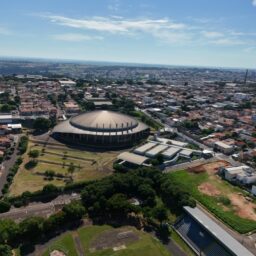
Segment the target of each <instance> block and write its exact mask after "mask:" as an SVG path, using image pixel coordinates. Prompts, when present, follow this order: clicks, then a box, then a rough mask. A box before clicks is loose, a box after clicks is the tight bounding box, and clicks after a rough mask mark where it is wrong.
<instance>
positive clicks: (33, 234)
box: [20, 217, 44, 242]
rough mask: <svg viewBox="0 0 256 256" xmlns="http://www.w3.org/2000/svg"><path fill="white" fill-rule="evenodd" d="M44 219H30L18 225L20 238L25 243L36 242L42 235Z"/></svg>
mask: <svg viewBox="0 0 256 256" xmlns="http://www.w3.org/2000/svg"><path fill="white" fill-rule="evenodd" d="M43 223H44V219H43V218H41V217H30V218H28V219H25V220H23V221H22V222H21V223H20V233H21V237H22V238H23V239H25V240H26V241H30V242H31V241H32V242H35V241H37V240H38V239H39V238H40V237H41V236H42V233H43Z"/></svg>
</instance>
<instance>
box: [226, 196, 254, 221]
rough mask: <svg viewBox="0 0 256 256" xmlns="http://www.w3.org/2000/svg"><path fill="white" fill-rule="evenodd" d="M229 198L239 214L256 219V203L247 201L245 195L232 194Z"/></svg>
mask: <svg viewBox="0 0 256 256" xmlns="http://www.w3.org/2000/svg"><path fill="white" fill-rule="evenodd" d="M229 199H230V200H231V204H232V205H233V207H234V208H235V211H236V213H237V215H238V216H240V217H241V218H245V219H250V220H254V221H256V212H255V209H256V205H255V204H254V203H252V202H249V201H247V200H246V199H245V197H244V196H243V195H237V194H232V195H230V196H229Z"/></svg>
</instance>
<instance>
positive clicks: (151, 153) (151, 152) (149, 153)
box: [145, 144, 168, 158]
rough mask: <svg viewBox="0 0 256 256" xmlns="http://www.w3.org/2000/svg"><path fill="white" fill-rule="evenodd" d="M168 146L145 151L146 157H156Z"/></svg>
mask: <svg viewBox="0 0 256 256" xmlns="http://www.w3.org/2000/svg"><path fill="white" fill-rule="evenodd" d="M167 148H168V146H167V145H161V144H160V145H157V146H156V147H154V148H152V149H151V150H149V151H147V152H146V154H145V155H146V156H148V157H151V158H153V157H155V156H157V155H158V154H160V153H161V152H162V151H164V150H165V149H167Z"/></svg>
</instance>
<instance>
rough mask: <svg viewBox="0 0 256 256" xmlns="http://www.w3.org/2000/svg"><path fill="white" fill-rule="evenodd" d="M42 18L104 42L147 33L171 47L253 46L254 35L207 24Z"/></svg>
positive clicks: (70, 38)
mask: <svg viewBox="0 0 256 256" xmlns="http://www.w3.org/2000/svg"><path fill="white" fill-rule="evenodd" d="M255 1H256V0H255ZM40 16H41V17H43V18H46V19H48V20H49V21H50V22H52V23H54V24H57V25H60V26H64V27H69V28H73V29H76V30H80V31H81V30H85V31H92V32H94V34H96V35H99V36H100V37H99V38H98V39H100V38H101V39H102V37H101V36H102V35H105V34H106V33H108V34H112V35H122V36H139V37H140V36H143V35H145V34H146V35H150V36H152V37H154V38H157V39H158V41H160V42H167V43H170V44H188V43H189V44H190V45H195V44H200V45H207V44H215V45H219V46H223V47H225V46H234V45H245V46H247V47H250V46H252V44H253V43H252V41H253V40H249V38H248V37H249V36H253V35H252V34H250V35H249V34H245V33H244V32H240V31H234V30H231V29H230V30H227V29H225V28H222V27H221V28H219V29H210V27H212V26H211V25H210V24H208V23H207V24H203V25H200V26H193V23H190V24H189V25H188V24H185V23H180V22H175V21H173V20H171V19H168V18H161V19H150V18H137V19H135V18H134V19H125V18H123V17H120V16H110V17H91V18H83V19H79V18H69V17H65V16H60V15H51V14H48V15H40ZM55 39H58V40H65V41H84V40H91V38H90V37H88V36H87V35H83V34H76V33H75V34H64V35H56V36H55ZM93 39H97V37H94V38H93Z"/></svg>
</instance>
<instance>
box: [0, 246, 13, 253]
mask: <svg viewBox="0 0 256 256" xmlns="http://www.w3.org/2000/svg"><path fill="white" fill-rule="evenodd" d="M0 255H3V256H12V255H13V254H12V248H11V247H10V246H9V245H7V244H0Z"/></svg>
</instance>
